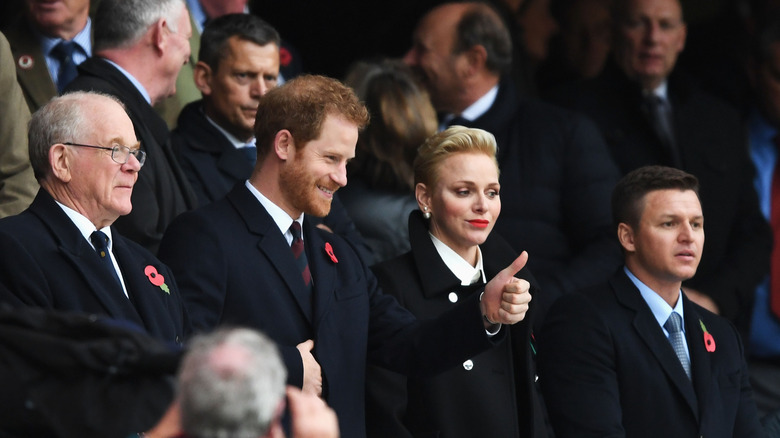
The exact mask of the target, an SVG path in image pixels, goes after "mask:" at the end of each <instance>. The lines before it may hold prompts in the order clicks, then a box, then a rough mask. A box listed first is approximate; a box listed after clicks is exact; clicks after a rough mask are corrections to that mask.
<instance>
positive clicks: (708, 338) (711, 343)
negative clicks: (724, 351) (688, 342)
mask: <svg viewBox="0 0 780 438" xmlns="http://www.w3.org/2000/svg"><path fill="white" fill-rule="evenodd" d="M699 325H701V329H702V331H703V332H704V347H705V348H706V349H707V351H709V352H710V353H712V352H713V351H715V338H713V337H712V335H711V334H710V332H708V331H707V327H706V326H705V325H704V323H703V322H702V321H701V319H700V320H699Z"/></svg>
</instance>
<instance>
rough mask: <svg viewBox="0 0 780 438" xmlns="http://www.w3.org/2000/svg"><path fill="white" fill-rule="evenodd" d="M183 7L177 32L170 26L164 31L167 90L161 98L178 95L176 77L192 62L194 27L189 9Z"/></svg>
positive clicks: (164, 77) (164, 73) (178, 20)
mask: <svg viewBox="0 0 780 438" xmlns="http://www.w3.org/2000/svg"><path fill="white" fill-rule="evenodd" d="M181 7H182V10H181V13H180V14H179V18H178V19H177V20H176V23H175V26H176V27H175V29H176V31H175V32H174V31H173V28H172V27H171V26H170V25H166V26H165V29H163V32H164V33H165V43H166V44H165V48H166V50H165V52H164V53H163V56H164V59H165V61H164V62H165V68H164V72H163V78H162V79H164V80H165V81H166V90H165V92H164V93H163V95H162V96H161V97H167V96H173V95H174V94H175V93H176V77H177V76H178V75H179V71H180V70H181V68H182V67H183V66H184V64H186V63H188V62H189V60H190V37H191V36H192V25H190V15H189V12H188V11H187V8H186V7H185V6H184V5H183V4H182V5H181ZM153 99H154V98H153ZM153 103H156V102H153Z"/></svg>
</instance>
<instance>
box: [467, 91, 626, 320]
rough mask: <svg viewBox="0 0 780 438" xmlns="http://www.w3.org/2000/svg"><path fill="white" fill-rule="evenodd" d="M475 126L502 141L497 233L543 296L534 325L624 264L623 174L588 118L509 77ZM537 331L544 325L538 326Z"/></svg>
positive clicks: (500, 146) (499, 148) (473, 123)
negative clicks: (519, 89)
mask: <svg viewBox="0 0 780 438" xmlns="http://www.w3.org/2000/svg"><path fill="white" fill-rule="evenodd" d="M469 125H471V126H473V127H476V128H481V129H484V130H486V131H488V132H490V133H492V134H493V135H495V137H496V142H497V143H498V165H499V168H500V169H501V177H500V182H501V187H502V190H501V217H500V218H499V219H498V221H497V222H496V232H498V233H499V234H501V236H503V237H504V238H505V239H506V240H507V241H508V242H509V243H510V245H512V247H513V248H514V249H515V251H517V252H518V253H519V252H520V251H528V254H529V256H530V257H529V259H528V266H529V267H530V268H531V270H532V271H533V273H534V276H536V279H537V280H538V281H539V284H540V286H541V287H542V289H543V290H544V291H545V294H544V296H542V297H541V300H537V301H536V302H535V304H536V305H537V306H538V307H537V318H536V321H535V322H534V323H535V324H538V323H540V322H541V321H542V320H543V319H544V313H546V309H547V308H549V306H550V305H551V304H552V301H553V299H554V298H555V297H557V296H560V295H561V294H564V293H568V292H573V291H576V290H579V289H582V288H583V287H588V286H591V285H594V284H598V283H601V282H603V281H605V280H606V279H608V278H609V277H610V275H612V272H613V271H614V270H615V269H616V268H617V267H618V266H619V265H620V263H621V258H620V248H619V246H618V243H617V240H616V239H615V232H614V229H613V227H612V216H611V214H610V211H611V209H610V205H609V199H610V194H611V193H612V188H613V187H614V185H615V183H616V182H617V180H618V170H617V167H616V166H615V164H614V163H613V161H612V159H611V158H610V156H609V151H608V150H607V148H606V145H605V144H604V140H603V138H602V137H601V134H600V133H599V132H598V128H596V126H595V125H594V124H593V123H592V122H591V121H589V120H587V119H586V118H585V117H583V116H582V115H580V114H576V113H574V112H572V111H567V110H564V109H561V108H556V107H554V106H552V105H550V104H547V103H544V102H537V101H533V100H527V99H520V100H518V98H517V97H516V94H515V92H514V89H513V87H512V84H511V82H510V81H508V80H506V79H504V80H502V81H501V82H500V84H499V87H498V95H497V96H496V100H495V102H494V103H493V105H492V106H491V107H490V109H489V110H488V111H487V112H486V113H485V114H483V115H482V116H481V117H479V118H478V119H476V120H474V121H473V122H472V123H469ZM537 328H538V326H537Z"/></svg>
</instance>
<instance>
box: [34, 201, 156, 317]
mask: <svg viewBox="0 0 780 438" xmlns="http://www.w3.org/2000/svg"><path fill="white" fill-rule="evenodd" d="M30 211H31V212H32V213H33V214H35V215H36V216H38V217H39V218H40V220H41V222H42V223H44V224H45V225H46V226H47V227H49V230H50V232H51V233H52V235H53V236H55V239H56V240H58V244H59V247H58V250H59V251H60V253H61V254H62V256H63V257H64V258H65V259H66V260H68V261H69V262H70V264H71V266H72V267H73V269H74V270H75V271H77V272H78V273H79V275H80V276H81V277H82V279H83V280H84V283H85V284H87V285H88V286H89V291H77V292H78V293H83V292H89V293H91V294H92V295H94V296H95V298H96V299H97V301H98V302H99V303H100V304H101V305H102V306H103V308H104V309H105V313H106V314H107V315H109V316H112V317H124V318H126V319H131V320H133V321H134V322H136V323H138V324H140V325H143V322H142V320H141V318H140V316H139V315H138V313H137V312H136V310H135V308H134V307H133V305H132V303H131V302H130V300H128V299H127V298H126V297H125V296H124V292H123V291H122V289H121V288H120V287H119V286H118V285H117V283H116V280H115V279H114V277H113V276H112V275H111V274H110V273H109V272H107V271H106V270H105V268H103V266H101V264H100V260H99V259H98V257H97V254H95V250H94V249H92V247H91V246H90V245H89V243H87V241H86V239H84V236H82V235H81V232H80V231H79V230H78V228H77V227H76V225H74V224H73V222H71V220H70V218H68V216H67V215H66V214H65V212H64V211H62V209H61V208H60V207H59V206H58V205H57V204H56V203H55V202H54V199H53V198H52V197H51V195H49V193H48V192H46V191H45V190H43V189H40V191H39V192H38V195H37V196H36V197H35V200H34V201H33V203H32V204H31V205H30ZM123 274H124V271H123ZM126 286H127V287H128V289H130V286H129V285H127V284H126Z"/></svg>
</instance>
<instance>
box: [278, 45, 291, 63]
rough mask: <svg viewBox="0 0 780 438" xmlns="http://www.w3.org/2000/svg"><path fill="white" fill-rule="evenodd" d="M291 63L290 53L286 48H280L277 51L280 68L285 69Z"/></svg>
mask: <svg viewBox="0 0 780 438" xmlns="http://www.w3.org/2000/svg"><path fill="white" fill-rule="evenodd" d="M291 62H292V53H290V51H289V50H287V48H286V47H282V48H280V49H279V64H280V65H281V66H282V67H287V66H288V65H290V63H291Z"/></svg>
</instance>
